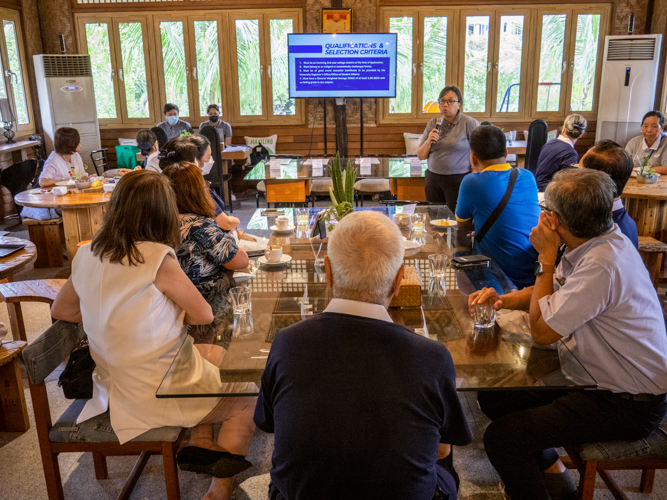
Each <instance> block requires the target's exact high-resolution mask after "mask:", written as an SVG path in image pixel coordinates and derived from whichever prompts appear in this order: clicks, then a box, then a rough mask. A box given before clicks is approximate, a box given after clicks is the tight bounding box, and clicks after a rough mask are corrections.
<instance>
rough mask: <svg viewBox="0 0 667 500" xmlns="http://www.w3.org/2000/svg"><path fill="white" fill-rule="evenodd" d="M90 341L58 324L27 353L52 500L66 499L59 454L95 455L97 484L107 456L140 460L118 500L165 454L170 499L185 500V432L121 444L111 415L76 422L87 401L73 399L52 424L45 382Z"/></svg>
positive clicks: (75, 328) (151, 434)
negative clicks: (180, 458) (179, 459)
mask: <svg viewBox="0 0 667 500" xmlns="http://www.w3.org/2000/svg"><path fill="white" fill-rule="evenodd" d="M85 336H86V334H85V333H84V332H83V328H82V327H81V325H78V324H75V323H67V322H65V321H57V322H56V323H55V324H53V325H52V326H51V327H50V328H49V329H48V330H47V331H45V332H44V333H43V334H42V335H41V336H40V337H39V338H38V339H37V340H35V342H33V343H32V344H30V345H29V346H28V347H26V348H25V349H24V350H23V353H22V354H23V361H24V362H25V365H26V369H27V372H28V382H29V385H30V395H31V397H32V405H33V410H34V412H35V427H36V428H37V438H38V441H39V449H40V453H41V456H42V464H43V466H44V476H45V478H46V489H47V493H48V498H49V500H64V498H65V497H64V493H63V485H62V479H61V477H60V469H59V466H58V455H59V454H60V453H81V452H92V454H93V464H94V467H95V477H96V478H97V479H98V480H100V479H105V478H106V477H107V464H106V457H107V456H120V455H139V458H138V459H137V462H136V464H135V465H134V468H133V469H132V472H131V473H130V476H129V477H128V478H127V481H126V482H125V485H124V486H123V489H122V490H121V492H120V494H119V495H118V499H119V500H125V499H128V498H129V497H130V495H131V494H132V490H133V489H134V486H135V485H136V483H137V481H138V479H139V476H140V475H141V472H142V471H143V469H144V467H145V465H146V462H148V459H149V458H150V456H151V455H153V454H156V455H162V460H163V462H164V480H165V484H166V488H167V495H166V498H167V499H168V500H180V497H181V496H180V490H179V485H178V469H177V467H176V451H177V450H178V447H179V445H180V443H181V440H182V439H183V435H184V434H185V430H184V429H182V428H180V427H162V428H159V429H152V430H150V431H148V432H145V433H144V434H142V435H141V436H139V437H137V438H135V439H133V440H132V441H130V442H128V443H125V444H123V445H121V444H120V443H119V442H118V438H117V437H116V434H115V433H114V432H113V429H111V423H110V418H109V412H108V411H107V412H105V413H103V414H102V415H98V416H97V417H93V418H90V419H88V420H86V421H85V422H81V423H80V424H77V423H76V419H77V417H78V416H79V414H80V413H81V410H82V409H83V407H84V405H85V403H86V400H84V399H77V400H74V402H73V403H72V404H71V405H70V406H69V408H67V410H65V413H64V414H63V415H62V416H61V417H60V418H59V419H58V420H57V421H56V422H55V424H53V423H52V422H51V411H50V409H49V398H48V394H47V390H46V384H45V383H44V379H45V378H46V377H47V376H49V375H50V374H51V372H53V370H55V369H56V368H57V367H58V366H59V365H60V364H61V363H62V362H63V361H64V360H65V359H66V358H67V356H69V354H70V353H71V352H72V350H74V349H75V348H76V347H77V346H78V345H79V344H80V342H81V340H83V339H84V338H85Z"/></svg>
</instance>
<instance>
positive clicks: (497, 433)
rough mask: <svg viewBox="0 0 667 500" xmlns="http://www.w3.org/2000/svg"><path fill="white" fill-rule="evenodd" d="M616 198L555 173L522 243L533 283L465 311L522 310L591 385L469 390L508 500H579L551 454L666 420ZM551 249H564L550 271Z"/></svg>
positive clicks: (640, 287)
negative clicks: (485, 419) (533, 257)
mask: <svg viewBox="0 0 667 500" xmlns="http://www.w3.org/2000/svg"><path fill="white" fill-rule="evenodd" d="M615 193H616V186H615V185H614V182H613V181H612V180H611V178H610V177H609V176H608V175H607V174H605V173H604V172H601V171H598V170H592V169H582V170H564V171H561V172H558V173H557V174H555V175H554V177H553V180H552V182H551V183H550V184H549V186H548V187H547V190H546V193H545V203H544V205H543V206H542V214H541V216H540V221H539V224H538V225H537V227H535V228H533V231H532V233H531V236H530V241H531V243H532V244H533V246H534V247H535V249H536V250H537V251H538V253H539V258H538V262H537V263H536V266H535V274H536V276H537V278H536V281H535V285H534V286H532V287H529V288H525V289H523V290H520V291H516V292H512V293H509V294H507V295H502V296H498V295H497V294H496V292H495V291H494V290H489V289H484V290H481V291H479V292H476V293H474V294H472V295H471V296H470V297H469V304H470V305H471V306H473V305H474V304H476V303H479V302H483V301H486V300H491V301H493V302H494V304H495V307H496V309H500V308H505V309H524V310H527V311H529V316H530V327H531V335H532V338H533V341H534V342H535V343H537V344H545V345H548V344H553V343H557V347H558V350H559V352H560V353H563V354H565V353H566V352H571V353H572V354H574V356H575V357H576V358H577V360H578V361H579V362H580V363H581V364H582V365H583V367H584V368H585V369H586V370H587V371H588V373H589V374H590V376H592V377H593V379H594V380H595V381H596V382H597V384H598V390H597V391H578V390H570V391H568V390H540V391H514V392H502V391H498V392H484V393H479V394H478V401H479V404H480V408H481V409H482V411H483V412H484V413H485V414H486V415H487V416H489V418H491V420H492V422H491V424H490V425H489V426H488V428H487V430H486V433H485V434H484V445H485V447H486V452H487V454H488V456H489V459H490V460H491V463H492V464H493V466H494V467H495V468H496V470H497V471H498V474H499V475H500V477H501V478H502V480H503V482H504V483H505V487H506V491H507V493H508V494H509V495H510V497H511V498H512V500H549V499H553V500H557V499H560V498H572V499H574V498H576V497H575V492H576V487H575V486H574V483H573V482H572V480H571V478H569V476H567V471H566V470H565V468H564V467H563V464H562V463H561V462H560V460H559V459H558V454H557V453H556V451H555V450H554V448H555V447H559V446H565V445H578V444H584V443H592V442H600V441H602V442H604V441H624V440H637V439H641V438H645V437H646V436H648V435H649V434H650V433H651V432H653V431H654V430H655V429H656V428H657V427H658V425H659V424H660V423H661V421H662V419H663V417H664V416H665V410H666V405H665V393H667V336H666V335H665V323H664V320H663V316H662V310H661V308H660V304H659V302H658V298H657V295H656V293H655V290H654V288H653V285H652V284H651V281H650V279H649V275H648V272H647V270H646V268H645V267H644V264H643V262H642V259H641V257H640V256H639V253H638V252H637V251H636V250H635V248H634V246H633V245H632V243H631V242H630V240H628V239H627V238H626V237H624V236H623V235H622V233H621V231H620V229H619V228H618V226H617V225H616V224H614V222H613V219H612V205H613V202H614V197H615ZM560 243H563V244H565V246H566V247H567V248H566V251H565V253H564V254H563V257H562V260H561V261H560V264H559V265H558V267H556V265H555V264H556V257H557V254H558V247H559V244H560ZM561 359H563V358H562V357H561ZM562 370H563V372H564V375H565V376H567V377H569V378H570V379H571V380H573V381H574V382H575V383H577V382H579V385H583V383H584V382H585V381H584V380H583V379H581V378H580V375H579V374H578V373H575V372H573V371H570V370H568V369H567V368H566V366H565V365H563V367H562Z"/></svg>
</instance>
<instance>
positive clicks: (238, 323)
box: [232, 313, 255, 339]
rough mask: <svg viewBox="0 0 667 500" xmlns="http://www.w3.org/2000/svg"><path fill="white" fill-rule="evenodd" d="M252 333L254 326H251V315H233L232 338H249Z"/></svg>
mask: <svg viewBox="0 0 667 500" xmlns="http://www.w3.org/2000/svg"><path fill="white" fill-rule="evenodd" d="M254 332H255V326H254V325H253V321H252V315H251V314H249V313H244V314H236V315H234V333H233V334H232V335H233V336H234V337H236V338H241V339H243V338H247V337H251V336H252V334H253V333H254Z"/></svg>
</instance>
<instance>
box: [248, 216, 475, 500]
mask: <svg viewBox="0 0 667 500" xmlns="http://www.w3.org/2000/svg"><path fill="white" fill-rule="evenodd" d="M402 240H403V238H402V236H401V233H400V231H399V230H398V228H397V226H396V225H395V224H393V223H392V222H391V221H390V219H389V218H387V217H386V216H385V215H383V214H380V213H377V212H371V211H363V212H354V213H352V214H350V215H347V216H346V217H345V218H343V219H342V220H341V222H339V223H338V225H337V226H336V230H335V231H334V233H333V236H331V237H330V240H329V244H328V249H327V257H325V267H326V276H327V282H328V284H329V286H330V287H331V288H332V289H333V297H334V298H333V299H332V300H331V302H330V303H329V305H328V307H327V308H326V310H325V311H324V312H323V313H321V314H319V315H317V316H315V317H313V318H310V319H306V320H304V321H301V322H299V323H297V324H295V325H292V326H290V327H288V328H285V329H283V330H281V331H280V332H279V333H278V334H277V335H276V336H275V338H274V340H273V343H272V345H271V351H270V353H269V357H268V360H267V364H266V369H265V371H264V373H263V375H262V388H261V390H260V393H259V396H258V399H257V406H256V408H255V423H256V424H257V427H259V428H260V429H262V430H264V431H266V432H270V433H274V434H275V440H274V451H273V458H272V469H271V484H270V486H269V498H270V499H271V500H285V499H289V500H302V499H303V500H310V499H317V500H330V499H331V500H333V499H336V500H342V499H345V500H357V499H358V500H362V499H363V500H374V499H377V500H385V499H392V498H395V499H410V500H431V499H433V498H441V499H450V500H455V499H456V496H457V481H456V473H455V471H454V469H453V466H452V462H451V453H450V450H451V445H466V444H468V443H470V441H471V440H472V436H471V433H470V429H469V427H468V424H467V422H466V419H465V416H464V414H463V410H462V408H461V404H460V402H459V399H458V396H457V394H456V373H455V370H454V364H453V362H452V358H451V356H450V354H449V351H448V350H447V348H446V347H445V346H444V345H443V344H441V343H440V342H434V341H433V340H429V339H428V338H424V337H422V336H420V335H417V334H415V333H412V332H411V331H409V330H408V329H406V328H405V327H403V326H400V325H397V324H394V323H393V322H392V320H391V317H390V316H389V314H388V312H387V307H388V305H389V303H390V302H391V299H392V298H393V297H394V296H395V295H397V294H398V291H399V288H400V283H401V279H402V277H403V255H404V250H403V241H402ZM436 495H437V496H436Z"/></svg>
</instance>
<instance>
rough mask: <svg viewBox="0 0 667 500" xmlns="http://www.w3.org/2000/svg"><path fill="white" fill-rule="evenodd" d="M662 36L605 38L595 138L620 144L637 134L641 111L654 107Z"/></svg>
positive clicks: (639, 127) (644, 112) (638, 133)
mask: <svg viewBox="0 0 667 500" xmlns="http://www.w3.org/2000/svg"><path fill="white" fill-rule="evenodd" d="M661 42H662V35H633V36H630V35H628V36H608V37H606V39H605V46H604V59H603V61H602V78H601V85H600V104H599V106H598V122H597V129H596V134H595V140H596V141H599V140H601V139H611V140H613V141H616V142H617V143H619V144H620V145H621V146H625V145H626V144H627V142H628V141H629V140H630V139H632V138H633V137H636V136H638V135H640V133H641V121H642V117H643V116H644V114H646V113H647V112H648V111H651V110H653V109H654V103H655V90H656V82H657V79H658V62H659V57H660V44H661Z"/></svg>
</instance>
